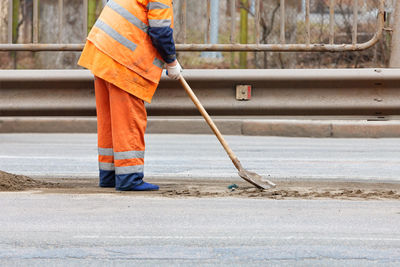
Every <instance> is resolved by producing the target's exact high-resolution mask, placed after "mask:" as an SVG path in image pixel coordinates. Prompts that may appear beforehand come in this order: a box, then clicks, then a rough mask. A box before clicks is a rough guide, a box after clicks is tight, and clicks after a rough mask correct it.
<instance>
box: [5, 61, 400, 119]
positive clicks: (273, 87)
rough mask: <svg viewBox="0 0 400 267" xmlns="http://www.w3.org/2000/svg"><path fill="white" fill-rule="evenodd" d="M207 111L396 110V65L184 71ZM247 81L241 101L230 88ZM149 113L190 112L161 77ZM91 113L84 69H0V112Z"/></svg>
mask: <svg viewBox="0 0 400 267" xmlns="http://www.w3.org/2000/svg"><path fill="white" fill-rule="evenodd" d="M183 75H184V76H185V78H186V79H187V81H188V83H189V84H190V85H191V86H192V88H193V90H194V91H195V93H196V94H197V95H198V97H199V99H200V100H201V101H202V103H203V104H204V106H205V108H206V109H207V111H209V113H210V114H211V115H231V116H249V115H294V116H301V115H304V116H338V115H365V116H378V117H379V116H390V115H400V69H305V70H301V69H285V70H281V69H279V70H185V71H184V73H183ZM239 84H245V85H251V86H252V88H253V89H252V98H251V100H249V101H238V100H236V89H235V88H236V85H239ZM148 113H149V115H156V116H157V115H160V116H161V115H163V116H192V115H198V111H197V110H196V109H195V107H194V105H193V103H192V102H191V101H190V99H189V98H188V96H187V95H186V93H185V91H184V90H183V89H182V88H181V86H180V85H179V83H178V82H176V81H173V80H170V79H168V78H166V77H165V76H163V78H162V80H161V83H160V86H159V88H158V90H157V93H156V95H155V97H154V99H153V103H152V104H151V105H148ZM92 115H93V116H94V115H95V100H94V89H93V76H92V74H91V73H90V72H89V71H86V70H17V71H15V70H0V116H92Z"/></svg>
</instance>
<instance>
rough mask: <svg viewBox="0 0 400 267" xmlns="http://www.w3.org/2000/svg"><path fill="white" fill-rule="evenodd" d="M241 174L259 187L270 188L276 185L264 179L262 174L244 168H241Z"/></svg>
mask: <svg viewBox="0 0 400 267" xmlns="http://www.w3.org/2000/svg"><path fill="white" fill-rule="evenodd" d="M239 176H240V177H242V178H243V179H244V180H246V181H247V182H249V183H251V184H252V185H254V186H255V187H257V188H259V189H270V188H273V187H276V184H274V183H273V182H271V181H269V180H267V179H264V178H263V177H262V176H261V175H259V174H257V173H255V172H251V171H248V170H245V169H243V168H241V169H240V170H239Z"/></svg>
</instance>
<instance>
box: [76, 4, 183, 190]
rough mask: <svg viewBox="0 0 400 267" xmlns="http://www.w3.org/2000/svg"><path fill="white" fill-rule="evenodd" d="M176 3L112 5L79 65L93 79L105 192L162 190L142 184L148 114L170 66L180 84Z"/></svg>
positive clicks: (102, 16)
mask: <svg viewBox="0 0 400 267" xmlns="http://www.w3.org/2000/svg"><path fill="white" fill-rule="evenodd" d="M172 29H173V7H172V0H110V1H108V2H107V5H106V6H105V7H104V9H103V11H102V12H101V14H100V16H99V18H98V20H97V21H96V23H95V24H94V26H93V28H92V30H91V31H90V33H89V35H88V37H87V42H86V45H85V48H84V50H83V52H82V55H81V57H80V59H79V62H78V64H79V65H80V66H82V67H85V68H87V69H89V70H91V72H92V73H93V74H94V76H95V94H96V110H97V134H98V153H99V170H100V172H99V176H100V183H99V185H100V186H101V187H115V188H116V190H120V191H147V190H158V189H159V187H158V186H157V185H154V184H150V183H146V182H144V181H143V177H144V174H143V169H144V152H145V141H144V133H145V130H146V125H147V114H146V109H145V106H144V101H146V102H148V103H150V102H151V99H152V97H153V94H154V93H155V90H156V88H157V86H158V83H159V81H160V78H161V73H162V70H163V66H164V65H165V64H166V69H167V74H168V76H169V77H170V78H172V79H179V77H180V73H181V71H182V69H181V66H180V64H179V62H178V61H177V60H176V55H175V43H174V39H173V30H172Z"/></svg>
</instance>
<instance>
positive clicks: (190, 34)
mask: <svg viewBox="0 0 400 267" xmlns="http://www.w3.org/2000/svg"><path fill="white" fill-rule="evenodd" d="M356 1H357V0H335V1H332V0H310V1H309V14H310V15H309V21H310V35H309V36H310V42H311V43H312V44H329V43H330V38H331V36H330V31H329V29H330V25H331V24H330V10H331V9H330V5H331V4H332V3H334V8H333V9H334V12H335V14H334V17H333V18H334V36H332V37H333V40H332V41H333V43H334V44H352V34H353V29H354V27H353V22H354V5H355V4H357V5H358V11H357V36H356V40H357V42H358V43H364V42H367V41H368V40H370V39H372V38H373V36H374V34H375V33H376V31H377V16H378V8H379V4H380V0H358V2H357V3H356ZM395 1H396V0H386V1H385V16H386V21H385V23H386V24H387V25H390V23H391V21H390V20H391V15H392V13H393V4H394V3H395ZM34 2H35V0H9V1H6V0H1V1H0V43H2V44H6V43H13V44H26V43H34V42H38V43H65V44H81V43H84V41H85V38H86V35H87V31H89V30H90V28H91V27H92V25H93V24H94V22H95V20H96V17H97V16H98V15H99V14H100V12H101V10H102V8H103V6H104V4H105V2H106V1H104V0H83V1H82V0H68V1H63V0H58V1H57V0H39V1H38V22H37V25H38V29H37V32H38V33H37V36H36V37H35V34H34V32H35V31H34V16H33V14H34V12H33V10H34ZM232 2H234V7H233V8H232ZM282 2H283V3H284V5H285V11H284V13H282V12H281V7H280V6H281V4H282ZM10 3H12V6H11V8H10ZM258 3H259V4H260V8H259V12H260V13H259V14H260V19H259V24H258V25H257V19H256V13H257V12H256V10H257V8H256V4H258ZM307 8H308V6H307V5H306V0H285V1H281V0H258V1H257V0H237V1H231V0H211V1H206V0H204V1H199V0H174V15H175V28H174V35H175V41H176V43H177V44H204V43H219V44H229V43H249V44H254V43H257V42H258V43H260V44H279V43H282V42H285V43H286V44H304V43H306V35H307V34H308V33H307V29H306V24H305V17H306V9H307ZM10 12H12V14H10ZM85 13H86V14H85ZM281 16H284V20H283V21H284V24H285V32H284V40H282V34H281V23H282V21H281ZM208 17H210V20H209V19H208ZM232 25H233V26H234V28H235V31H234V33H232V30H231V29H232ZM86 27H87V29H86ZM257 27H258V28H259V32H256V29H257ZM10 31H12V34H10ZM383 34H384V36H383V38H381V39H380V40H379V42H378V44H377V45H375V46H372V47H371V48H369V49H367V50H365V51H361V52H344V53H343V52H341V53H331V52H301V53H288V52H285V53H279V52H247V53H243V52H242V53H240V52H179V53H178V58H179V60H180V62H181V63H182V65H183V66H184V67H185V68H255V69H260V68H279V69H281V68H282V69H285V68H366V67H387V65H388V61H389V58H390V42H391V36H390V32H388V31H384V33H383ZM257 37H259V38H257ZM34 38H37V40H34ZM257 39H258V40H257ZM79 54H80V52H70V51H68V52H27V51H19V52H15V51H13V52H0V68H1V69H77V68H79V67H78V66H77V65H76V62H77V60H78V57H79ZM240 55H242V56H240Z"/></svg>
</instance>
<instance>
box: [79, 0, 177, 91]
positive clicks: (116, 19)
mask: <svg viewBox="0 0 400 267" xmlns="http://www.w3.org/2000/svg"><path fill="white" fill-rule="evenodd" d="M151 3H156V4H152V5H153V6H154V5H156V6H157V5H162V6H163V7H164V8H163V9H152V8H150V9H148V7H149V6H151ZM149 19H150V20H152V19H155V20H159V21H163V20H169V21H171V27H172V21H173V11H172V0H156V1H154V0H110V1H109V2H108V3H107V5H106V7H105V8H104V9H103V11H102V12H101V14H100V16H99V18H98V20H97V21H96V23H95V25H94V26H93V28H92V30H91V31H90V33H89V36H88V38H87V39H88V40H89V41H90V42H92V43H93V44H94V45H95V46H96V47H97V48H98V49H99V50H101V51H102V52H103V53H104V54H106V55H108V56H109V57H111V58H112V59H114V60H115V61H117V62H118V63H120V64H121V65H123V66H125V67H127V68H128V69H131V70H132V71H134V72H136V73H137V74H139V75H140V76H142V77H144V78H145V79H148V80H150V81H152V82H154V83H158V82H159V81H160V78H161V73H162V68H163V65H164V62H163V60H162V59H161V57H160V55H159V53H158V52H157V50H156V49H155V48H154V46H153V44H152V41H151V39H150V37H149V35H148V34H147V29H148V27H149Z"/></svg>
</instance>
